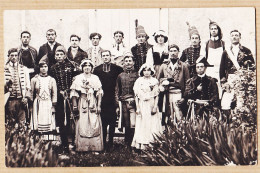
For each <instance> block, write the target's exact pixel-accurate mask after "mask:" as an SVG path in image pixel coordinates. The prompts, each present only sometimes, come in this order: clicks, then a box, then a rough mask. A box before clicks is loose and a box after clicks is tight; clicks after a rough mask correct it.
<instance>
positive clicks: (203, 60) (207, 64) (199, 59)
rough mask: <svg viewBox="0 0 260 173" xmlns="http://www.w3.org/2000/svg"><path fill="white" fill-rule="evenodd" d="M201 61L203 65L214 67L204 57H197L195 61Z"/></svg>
mask: <svg viewBox="0 0 260 173" xmlns="http://www.w3.org/2000/svg"><path fill="white" fill-rule="evenodd" d="M199 63H203V64H204V66H205V67H214V65H210V64H209V63H208V61H207V59H206V58H205V57H199V58H198V59H197V61H196V64H199Z"/></svg>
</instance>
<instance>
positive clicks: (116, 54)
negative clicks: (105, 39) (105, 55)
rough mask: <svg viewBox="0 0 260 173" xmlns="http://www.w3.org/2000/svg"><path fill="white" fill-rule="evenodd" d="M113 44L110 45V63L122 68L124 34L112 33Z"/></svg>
mask: <svg viewBox="0 0 260 173" xmlns="http://www.w3.org/2000/svg"><path fill="white" fill-rule="evenodd" d="M114 39H115V43H114V44H113V45H112V48H111V54H112V63H114V64H116V65H118V66H120V67H124V55H123V54H124V52H125V51H126V47H125V44H124V43H123V39H124V33H123V32H122V31H115V32H114Z"/></svg>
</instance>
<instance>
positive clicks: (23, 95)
mask: <svg viewBox="0 0 260 173" xmlns="http://www.w3.org/2000/svg"><path fill="white" fill-rule="evenodd" d="M4 74H5V85H9V83H12V85H10V86H9V87H11V88H9V91H10V96H9V100H8V102H7V107H6V108H7V111H6V113H7V116H9V117H6V118H7V119H9V120H11V119H13V120H15V122H16V123H20V124H24V123H25V121H26V118H27V120H28V117H26V116H29V115H28V106H27V103H28V98H30V95H31V94H30V89H31V86H30V77H29V72H28V68H27V67H26V66H24V65H21V64H19V63H18V49H17V48H12V49H10V50H9V51H8V61H7V63H6V66H5V69H4Z"/></svg>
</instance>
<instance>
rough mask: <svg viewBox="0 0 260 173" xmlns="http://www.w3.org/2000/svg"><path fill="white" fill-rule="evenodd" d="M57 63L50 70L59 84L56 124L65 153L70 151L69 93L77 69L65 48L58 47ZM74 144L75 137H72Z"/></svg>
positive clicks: (56, 52)
mask: <svg viewBox="0 0 260 173" xmlns="http://www.w3.org/2000/svg"><path fill="white" fill-rule="evenodd" d="M55 59H56V61H57V63H56V64H54V65H53V66H52V67H51V69H50V76H52V77H53V78H54V79H55V80H56V83H57V96H58V98H57V106H56V123H57V126H58V127H59V128H60V136H61V141H62V145H63V147H64V149H65V151H68V136H67V135H68V133H69V127H70V114H71V111H72V110H71V108H70V102H69V93H70V86H71V84H72V78H73V77H74V76H75V71H74V69H75V67H74V66H73V64H72V63H71V62H70V61H69V60H68V59H67V57H66V50H65V48H64V47H63V46H58V47H57V49H56V51H55ZM72 142H74V141H73V137H72Z"/></svg>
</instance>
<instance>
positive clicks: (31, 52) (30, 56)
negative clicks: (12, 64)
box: [18, 31, 37, 79]
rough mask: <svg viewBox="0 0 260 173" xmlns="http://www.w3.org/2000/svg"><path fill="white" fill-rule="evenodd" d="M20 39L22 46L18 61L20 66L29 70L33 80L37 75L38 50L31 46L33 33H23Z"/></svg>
mask: <svg viewBox="0 0 260 173" xmlns="http://www.w3.org/2000/svg"><path fill="white" fill-rule="evenodd" d="M20 39H21V42H22V45H21V46H20V47H19V48H18V60H19V63H20V64H22V65H24V66H26V67H27V68H28V72H29V73H30V79H31V78H33V76H34V75H35V73H34V71H35V67H36V63H35V61H36V58H37V50H36V49H35V48H33V47H32V46H30V45H29V43H30V41H31V33H30V32H29V31H23V32H22V33H21V38H20Z"/></svg>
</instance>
